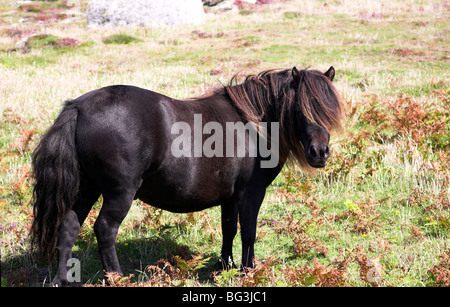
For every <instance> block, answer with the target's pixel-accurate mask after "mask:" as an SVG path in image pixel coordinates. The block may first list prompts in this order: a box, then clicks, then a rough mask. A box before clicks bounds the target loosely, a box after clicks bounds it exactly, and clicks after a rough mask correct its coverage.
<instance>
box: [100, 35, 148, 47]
mask: <svg viewBox="0 0 450 307" xmlns="http://www.w3.org/2000/svg"><path fill="white" fill-rule="evenodd" d="M141 41H142V40H140V39H139V38H136V37H133V36H130V35H126V34H113V35H110V36H108V37H105V38H104V39H103V43H105V44H114V45H122V44H125V45H128V44H131V43H134V42H141Z"/></svg>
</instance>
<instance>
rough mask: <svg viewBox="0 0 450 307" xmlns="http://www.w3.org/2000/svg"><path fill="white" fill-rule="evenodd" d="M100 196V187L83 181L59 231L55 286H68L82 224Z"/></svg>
mask: <svg viewBox="0 0 450 307" xmlns="http://www.w3.org/2000/svg"><path fill="white" fill-rule="evenodd" d="M99 196H100V192H99V191H98V189H97V188H96V187H95V186H94V185H92V184H91V183H90V182H87V181H83V180H82V181H81V185H80V191H79V193H78V198H77V201H76V202H75V204H74V206H73V208H72V209H71V210H70V211H69V212H68V213H67V215H66V217H65V219H64V221H63V223H62V225H61V229H60V232H59V237H58V243H57V246H56V249H57V250H58V270H57V272H56V276H55V278H54V279H53V281H52V285H53V286H67V285H69V284H70V282H69V281H68V279H67V271H68V266H67V265H68V260H69V259H70V258H71V257H72V247H73V245H74V244H75V241H76V239H77V237H78V233H79V232H80V228H81V225H82V224H83V222H84V220H85V219H86V217H87V215H88V213H89V211H90V210H91V208H92V206H93V205H94V203H95V202H96V201H97V199H98V197H99Z"/></svg>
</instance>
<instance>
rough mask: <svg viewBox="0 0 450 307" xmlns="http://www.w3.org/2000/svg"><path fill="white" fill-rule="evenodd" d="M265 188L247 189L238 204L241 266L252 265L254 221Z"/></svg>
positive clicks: (255, 221)
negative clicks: (242, 199)
mask: <svg viewBox="0 0 450 307" xmlns="http://www.w3.org/2000/svg"><path fill="white" fill-rule="evenodd" d="M264 195H265V189H261V190H258V191H250V190H249V191H247V193H246V195H245V198H244V201H243V202H242V203H241V204H240V206H239V224H240V225H241V239H242V266H243V267H244V268H245V267H250V268H253V267H254V258H255V248H254V246H255V240H256V226H257V225H256V223H257V218H258V212H259V208H260V207H261V203H262V201H263V200H264Z"/></svg>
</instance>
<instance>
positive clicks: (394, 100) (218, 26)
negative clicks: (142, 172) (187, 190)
mask: <svg viewBox="0 0 450 307" xmlns="http://www.w3.org/2000/svg"><path fill="white" fill-rule="evenodd" d="M14 2H16V1H5V0H1V1H0V97H1V99H0V115H1V121H0V132H1V133H0V135H1V138H0V144H1V148H0V169H1V175H0V181H1V187H0V231H1V232H0V243H1V285H2V286H14V287H16V286H41V285H45V284H46V283H48V281H49V280H48V269H47V264H46V263H45V262H44V261H42V260H39V259H37V258H36V255H35V254H34V253H33V252H31V251H30V246H29V239H28V237H27V236H28V231H29V228H30V225H31V221H32V209H31V208H32V207H31V204H30V201H31V194H32V193H31V191H32V185H33V179H32V177H31V173H30V161H31V154H32V150H33V148H34V147H35V146H36V144H37V142H38V141H39V139H40V137H41V135H42V134H43V132H44V131H45V130H46V129H47V128H48V127H49V126H50V125H51V123H52V121H53V120H54V119H55V118H56V116H57V115H58V114H59V111H60V110H61V106H62V103H63V101H64V100H67V99H71V98H76V97H77V96H79V95H81V94H83V93H85V92H87V91H90V90H93V89H96V88H99V87H102V86H107V85H111V84H130V85H135V86H140V87H144V88H147V89H151V90H154V91H157V92H161V93H163V94H166V95H168V96H172V97H176V98H186V97H191V96H196V95H199V94H202V93H205V92H207V91H208V90H210V89H211V88H212V87H215V86H219V85H220V84H221V83H227V82H228V81H229V80H230V78H231V77H232V75H234V74H235V73H239V74H240V75H246V74H250V73H258V72H260V71H262V70H265V69H270V68H285V67H292V66H294V65H295V66H297V67H298V68H304V67H311V68H314V69H320V70H323V71H325V70H326V69H328V67H329V66H330V65H333V66H334V67H335V68H336V79H335V86H336V87H337V89H338V90H339V92H340V95H341V98H342V101H343V103H344V105H345V108H346V115H347V117H346V123H345V130H344V131H343V132H342V133H340V134H339V135H334V136H333V137H332V140H331V151H332V153H331V158H330V159H329V162H328V164H327V167H326V168H324V169H323V170H320V171H318V172H317V173H316V174H314V175H311V176H306V175H304V174H302V172H301V171H300V170H299V169H298V168H296V167H291V168H285V169H284V170H283V172H282V174H280V175H279V176H278V177H277V179H276V180H275V181H274V182H273V184H272V185H271V186H270V187H269V189H268V193H267V195H266V199H265V200H264V203H263V205H262V208H261V211H260V214H259V218H258V230H257V243H256V246H255V254H256V257H257V260H258V263H257V266H256V268H255V269H254V270H251V271H249V272H247V274H246V275H245V276H243V275H242V274H240V273H239V272H238V271H237V270H230V271H225V272H214V271H213V268H212V267H213V265H214V263H215V262H216V261H217V257H218V256H219V253H220V248H221V228H220V209H219V208H212V209H209V210H205V211H202V212H197V213H192V214H173V213H169V212H165V211H161V210H159V209H155V208H153V207H150V206H148V205H146V204H144V203H142V202H139V201H136V202H135V204H134V205H133V206H132V209H131V211H130V213H129V215H128V216H127V218H126V220H125V221H124V222H123V224H122V227H121V229H120V231H119V235H118V239H117V249H118V255H119V259H120V261H121V265H122V269H123V270H124V273H125V278H123V279H118V278H114V276H110V279H111V283H112V285H115V286H142V285H153V286H157V285H160V286H175V285H191V286H258V285H263V286H396V287H402V286H450V234H449V231H450V198H449V191H450V172H449V164H450V145H449V142H450V131H449V128H450V54H449V51H450V49H449V46H450V22H449V20H450V3H449V2H448V1H434V0H430V1H426V0H394V1H363V0H340V1H334V0H331V1H322V0H317V1H313V0H302V1H300V0H299V1H296V0H291V1H273V3H270V4H264V5H255V6H245V7H242V8H241V9H240V10H239V11H233V12H225V13H220V14H213V13H208V14H207V15H206V22H205V23H204V24H203V25H201V26H195V27H194V26H183V27H180V28H157V29H156V28H155V29H152V28H135V27H130V28H122V29H116V30H114V29H100V30H88V29H86V27H85V24H86V21H85V19H84V18H83V16H79V15H74V16H72V13H71V11H70V10H69V11H66V10H67V8H66V7H65V6H64V4H63V3H62V1H57V2H50V3H48V2H45V3H44V2H41V1H36V2H35V3H33V6H26V5H22V6H21V7H18V6H13V5H12V3H14ZM81 3H82V8H83V7H85V5H86V3H87V1H81ZM24 20H26V22H20V21H24ZM19 42H22V44H20V43H19ZM25 42H26V43H25ZM100 207H101V202H99V203H98V204H97V205H96V206H95V207H94V209H93V210H92V212H91V213H90V215H89V217H88V219H87V221H86V223H85V225H84V226H83V228H82V230H81V233H80V237H79V239H78V241H77V243H76V245H75V247H74V255H75V256H76V257H77V258H78V259H79V260H80V262H81V266H82V272H81V276H82V283H83V284H85V285H87V286H92V285H102V284H101V282H100V280H101V279H102V278H103V272H102V268H101V263H100V259H99V257H98V252H97V248H96V245H97V244H96V238H95V235H94V233H93V223H94V221H95V218H96V216H97V214H98V212H99V210H100ZM234 242H235V243H234V255H235V260H236V261H237V263H240V249H241V244H240V237H239V234H238V235H237V237H236V239H235V241H234ZM54 272H55V270H54V269H53V270H52V273H53V274H54Z"/></svg>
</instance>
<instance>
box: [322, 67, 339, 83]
mask: <svg viewBox="0 0 450 307" xmlns="http://www.w3.org/2000/svg"><path fill="white" fill-rule="evenodd" d="M335 74H336V71H335V70H334V67H333V66H330V68H328V70H327V71H326V72H325V73H324V75H325V77H327V78H328V79H330V81H333V79H334V75H335Z"/></svg>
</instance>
